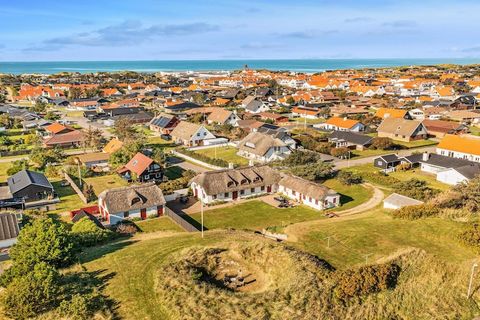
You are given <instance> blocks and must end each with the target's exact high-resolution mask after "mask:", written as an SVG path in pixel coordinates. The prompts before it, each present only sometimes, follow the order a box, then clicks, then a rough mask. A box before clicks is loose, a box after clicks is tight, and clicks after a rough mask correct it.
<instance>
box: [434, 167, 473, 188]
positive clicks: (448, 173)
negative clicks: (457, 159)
mask: <svg viewBox="0 0 480 320" xmlns="http://www.w3.org/2000/svg"><path fill="white" fill-rule="evenodd" d="M437 180H438V181H440V182H443V183H445V184H448V185H451V186H454V185H457V184H459V183H461V182H464V181H468V179H467V178H465V177H464V176H462V175H461V174H460V173H458V172H457V171H456V170H454V169H448V170H444V171H441V172H439V173H438V174H437Z"/></svg>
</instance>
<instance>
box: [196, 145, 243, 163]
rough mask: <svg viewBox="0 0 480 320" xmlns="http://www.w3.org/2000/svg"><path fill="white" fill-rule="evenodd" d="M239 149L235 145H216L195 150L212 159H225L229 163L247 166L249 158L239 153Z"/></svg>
mask: <svg viewBox="0 0 480 320" xmlns="http://www.w3.org/2000/svg"><path fill="white" fill-rule="evenodd" d="M237 152H238V150H237V149H236V148H233V147H216V148H208V149H201V150H195V153H198V154H203V155H205V156H207V157H209V158H212V159H223V160H225V161H227V162H229V163H234V164H237V165H239V166H247V165H248V160H247V159H245V158H243V157H240V156H238V155H237Z"/></svg>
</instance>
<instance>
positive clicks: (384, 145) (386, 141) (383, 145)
mask: <svg viewBox="0 0 480 320" xmlns="http://www.w3.org/2000/svg"><path fill="white" fill-rule="evenodd" d="M394 146H395V144H394V143H393V140H392V139H390V138H381V137H375V138H373V139H372V144H371V146H370V148H371V149H376V150H391V149H393V147H394Z"/></svg>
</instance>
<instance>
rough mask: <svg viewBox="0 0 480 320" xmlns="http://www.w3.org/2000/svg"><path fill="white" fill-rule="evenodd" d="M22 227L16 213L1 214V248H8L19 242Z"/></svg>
mask: <svg viewBox="0 0 480 320" xmlns="http://www.w3.org/2000/svg"><path fill="white" fill-rule="evenodd" d="M19 233H20V228H19V226H18V220H17V216H16V215H15V214H14V213H1V214H0V248H8V247H10V246H12V245H13V244H14V243H15V242H17V237H18V234H19Z"/></svg>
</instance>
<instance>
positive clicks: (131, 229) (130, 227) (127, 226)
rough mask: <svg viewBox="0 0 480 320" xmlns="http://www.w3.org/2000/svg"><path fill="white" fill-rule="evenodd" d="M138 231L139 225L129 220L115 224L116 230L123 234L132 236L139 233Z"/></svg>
mask: <svg viewBox="0 0 480 320" xmlns="http://www.w3.org/2000/svg"><path fill="white" fill-rule="evenodd" d="M137 231H138V227H137V226H136V225H135V224H133V223H129V222H122V223H118V224H117V225H116V226H115V232H116V233H118V234H121V235H127V236H130V235H133V234H135V233H137Z"/></svg>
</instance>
